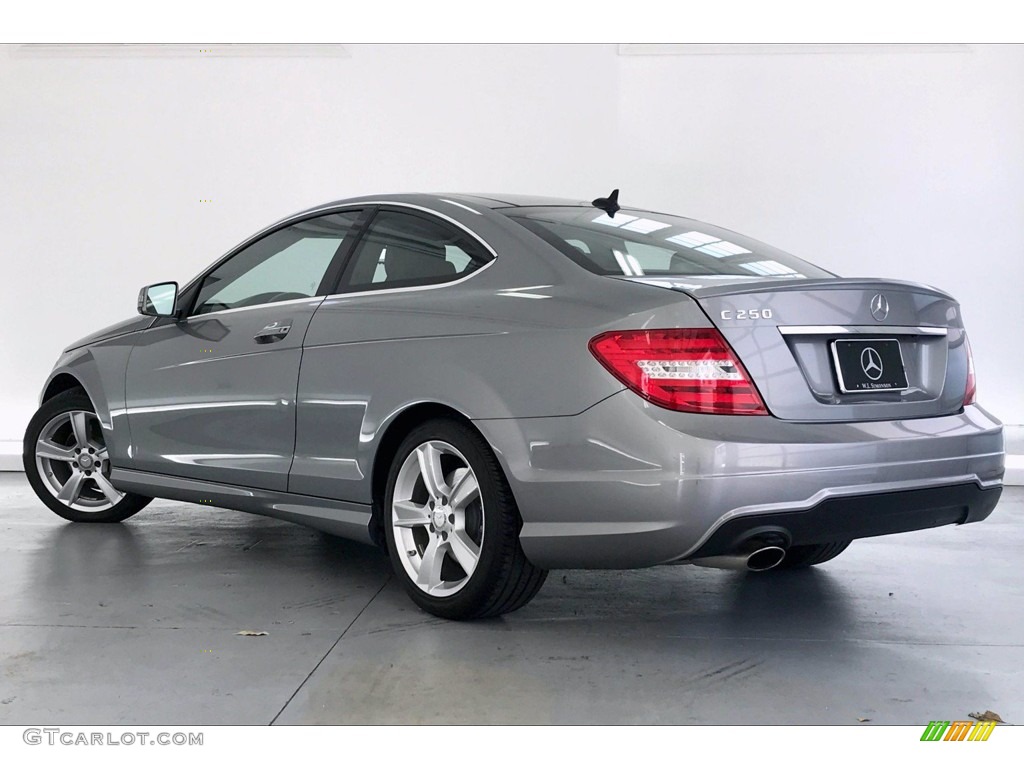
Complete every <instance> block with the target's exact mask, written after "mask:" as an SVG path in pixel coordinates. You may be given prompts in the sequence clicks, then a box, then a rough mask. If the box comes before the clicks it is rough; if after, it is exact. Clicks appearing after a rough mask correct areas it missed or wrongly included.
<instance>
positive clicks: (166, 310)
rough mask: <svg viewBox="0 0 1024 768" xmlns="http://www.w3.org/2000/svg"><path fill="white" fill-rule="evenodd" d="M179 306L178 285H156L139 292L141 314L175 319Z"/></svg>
mask: <svg viewBox="0 0 1024 768" xmlns="http://www.w3.org/2000/svg"><path fill="white" fill-rule="evenodd" d="M177 306H178V284H177V283H156V284H155V285H147V286H146V287H145V288H143V289H142V290H141V291H139V314H140V315H150V316H151V317H173V316H174V313H175V310H176V309H177Z"/></svg>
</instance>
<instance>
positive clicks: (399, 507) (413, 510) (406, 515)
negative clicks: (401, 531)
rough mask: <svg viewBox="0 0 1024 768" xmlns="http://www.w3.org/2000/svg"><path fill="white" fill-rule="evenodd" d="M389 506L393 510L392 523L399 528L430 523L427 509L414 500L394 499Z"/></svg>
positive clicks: (417, 526)
mask: <svg viewBox="0 0 1024 768" xmlns="http://www.w3.org/2000/svg"><path fill="white" fill-rule="evenodd" d="M391 508H392V509H393V510H394V524H395V525H397V526H398V527H399V528H419V527H421V526H422V527H426V526H427V525H430V512H429V510H428V509H427V508H426V507H425V506H423V505H421V504H417V503H416V502H415V501H396V502H395V503H394V504H393V505H392V507H391Z"/></svg>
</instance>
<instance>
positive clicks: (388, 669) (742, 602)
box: [0, 473, 1024, 725]
mask: <svg viewBox="0 0 1024 768" xmlns="http://www.w3.org/2000/svg"><path fill="white" fill-rule="evenodd" d="M0 512H2V513H0V530H2V538H0V724H49V723H61V724H76V725H86V724H108V723H113V724H147V725H148V724H175V725H177V724H182V725H184V724H218V723H271V722H274V723H425V722H444V723H485V722H486V723H492V722H497V723H684V724H685V723H737V724H741V723H836V724H855V723H857V722H858V720H857V718H869V719H870V721H871V722H873V723H900V724H916V725H920V724H923V723H927V722H928V721H929V720H935V719H947V720H953V719H958V718H964V717H966V716H967V714H968V713H969V712H973V711H977V710H985V709H991V710H993V711H995V712H997V713H999V714H1000V715H1002V717H1003V719H1004V720H1006V721H1009V722H1013V721H1014V718H1017V719H1018V721H1019V720H1021V719H1024V715H1022V713H1024V672H1022V670H1024V591H1022V589H1021V579H1020V575H1019V574H1020V567H1021V552H1022V551H1024V548H1022V544H1024V532H1022V523H1024V489H1020V488H1010V489H1007V491H1006V492H1005V493H1004V496H1003V501H1002V503H1001V504H1000V506H999V508H998V509H997V510H996V511H995V512H994V513H993V515H992V517H991V518H990V519H989V520H988V521H986V522H984V523H981V524H978V525H968V526H963V527H960V528H943V529H937V530H931V531H923V532H918V533H916V534H906V535H901V536H893V537H888V538H884V539H875V540H864V541H860V542H856V543H855V544H854V545H853V546H851V548H850V549H849V550H848V551H847V552H846V553H844V554H843V555H842V556H841V557H840V558H839V559H837V560H835V561H834V562H832V563H829V564H828V565H825V566H821V567H819V568H815V569H811V570H809V571H806V572H803V573H780V574H776V575H767V576H748V575H744V574H738V573H732V572H725V571H714V570H709V569H702V568H695V567H676V568H652V569H648V570H643V571H610V572H583V571H565V572H556V573H553V574H552V575H551V576H550V577H549V579H548V583H547V584H546V585H545V587H544V589H543V590H542V591H541V593H540V594H539V595H538V596H537V598H536V599H535V600H534V601H533V603H531V604H530V605H529V606H527V607H526V608H524V609H523V610H521V611H518V612H517V613H514V614H511V615H509V616H506V617H504V618H501V619H496V620H490V621H484V622H477V623H468V624H457V623H449V622H444V621H441V620H438V619H435V618H433V617H431V616H429V615H427V614H424V613H422V612H420V611H419V610H418V609H416V608H415V607H414V606H413V605H412V603H411V602H409V600H408V599H407V598H406V597H405V595H404V594H403V593H402V590H401V588H400V587H399V585H398V584H397V582H396V581H395V580H394V579H392V578H390V576H389V573H390V569H389V567H388V563H387V560H386V558H385V557H384V556H383V554H381V553H379V552H378V551H377V550H375V549H372V548H370V547H365V546H360V545H356V544H352V543H349V542H345V541H342V540H339V539H334V538H332V537H329V536H326V535H322V534H319V533H316V532H313V531H309V530H306V529H303V528H300V527H298V526H294V525H290V524H287V523H279V522H275V521H271V520H267V519H264V518H259V517H252V516H247V515H244V514H240V513H235V512H230V511H226V510H219V509H211V508H208V507H199V506H193V505H189V504H180V503H173V502H154V503H153V504H152V505H150V506H149V507H148V508H147V509H146V510H144V511H143V512H141V513H140V514H139V515H137V516H136V517H135V518H133V519H132V520H130V521H129V522H127V523H124V524H122V525H111V526H95V525H94V526H89V525H71V524H65V523H64V522H63V521H61V520H60V519H59V518H57V517H56V516H55V515H53V514H52V513H51V512H49V510H47V509H46V508H45V507H43V506H42V505H41V504H40V503H39V502H37V501H36V499H35V498H34V497H33V495H32V492H31V490H30V489H29V487H28V484H27V483H26V482H25V480H24V478H23V476H21V475H18V474H14V473H3V474H0ZM244 629H252V630H262V631H266V632H268V633H269V634H268V635H267V636H266V637H240V636H237V635H236V634H235V633H236V632H238V631H240V630H244Z"/></svg>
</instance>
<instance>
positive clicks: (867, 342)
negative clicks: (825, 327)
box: [832, 339, 908, 392]
mask: <svg viewBox="0 0 1024 768" xmlns="http://www.w3.org/2000/svg"><path fill="white" fill-rule="evenodd" d="M832 360H833V361H834V362H835V366H836V377H837V378H838V379H839V390H840V391H841V392H875V391H878V390H889V391H896V392H898V391H901V390H904V389H907V388H908V387H907V372H906V370H905V369H904V368H903V353H902V352H901V351H900V343H899V341H897V340H896V339H857V340H856V341H833V342H832Z"/></svg>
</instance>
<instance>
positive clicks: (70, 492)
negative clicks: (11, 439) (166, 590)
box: [22, 390, 152, 523]
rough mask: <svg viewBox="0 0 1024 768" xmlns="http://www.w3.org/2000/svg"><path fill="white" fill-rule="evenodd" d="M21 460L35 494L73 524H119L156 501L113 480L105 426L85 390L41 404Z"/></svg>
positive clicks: (68, 393)
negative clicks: (120, 485)
mask: <svg viewBox="0 0 1024 768" xmlns="http://www.w3.org/2000/svg"><path fill="white" fill-rule="evenodd" d="M22 460H23V462H24V466H25V475H26V476H27V477H28V482H29V484H30V485H31V486H32V490H33V491H35V492H36V496H38V497H39V499H40V500H41V501H42V502H43V503H44V504H45V505H46V506H48V507H49V508H50V509H52V510H53V511H54V512H56V513H57V514H58V515H60V516H61V517H63V518H64V519H65V520H70V521H71V522H74V523H119V522H121V521H122V520H124V519H126V518H128V517H131V516H132V515H134V514H135V513H136V512H138V511H139V510H140V509H142V508H143V507H144V506H146V505H147V504H148V503H149V502H150V501H152V499H150V498H148V497H146V496H139V495H137V494H134V493H125V492H123V491H119V490H117V488H115V487H114V486H113V485H112V484H111V482H110V458H109V457H108V455H107V446H106V443H105V442H104V439H103V430H102V429H101V428H100V422H99V419H98V418H97V416H96V410H95V408H93V405H92V402H91V401H90V400H89V397H88V396H87V395H86V394H85V393H84V392H82V391H80V390H71V391H68V392H62V393H61V394H59V395H57V396H56V397H53V398H51V399H49V400H47V401H46V402H45V403H43V404H42V405H41V406H40V407H39V410H38V411H36V414H35V416H33V417H32V420H31V421H30V422H29V423H28V429H27V430H25V443H24V446H23V453H22Z"/></svg>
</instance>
